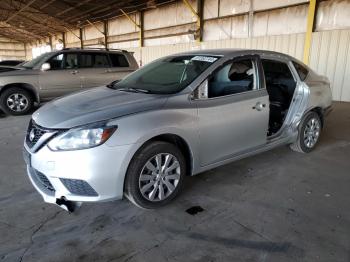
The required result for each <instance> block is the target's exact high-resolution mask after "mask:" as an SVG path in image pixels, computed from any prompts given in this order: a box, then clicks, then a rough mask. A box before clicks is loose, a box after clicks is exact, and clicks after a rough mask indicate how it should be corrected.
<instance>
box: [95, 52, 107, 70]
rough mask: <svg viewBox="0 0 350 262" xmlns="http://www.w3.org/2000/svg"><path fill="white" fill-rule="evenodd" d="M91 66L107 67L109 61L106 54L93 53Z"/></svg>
mask: <svg viewBox="0 0 350 262" xmlns="http://www.w3.org/2000/svg"><path fill="white" fill-rule="evenodd" d="M93 67H109V61H108V56H107V54H102V53H101V54H98V53H97V54H95V60H94V65H93Z"/></svg>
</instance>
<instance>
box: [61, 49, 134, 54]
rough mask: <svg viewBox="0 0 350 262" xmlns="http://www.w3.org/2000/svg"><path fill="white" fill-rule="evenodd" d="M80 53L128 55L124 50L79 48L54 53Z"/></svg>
mask: <svg viewBox="0 0 350 262" xmlns="http://www.w3.org/2000/svg"><path fill="white" fill-rule="evenodd" d="M71 51H74V52H80V53H118V54H120V53H129V52H128V51H126V50H122V49H102V48H101V49H99V48H96V49H94V48H91V49H81V48H64V49H62V50H56V51H54V52H71Z"/></svg>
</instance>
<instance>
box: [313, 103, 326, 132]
mask: <svg viewBox="0 0 350 262" xmlns="http://www.w3.org/2000/svg"><path fill="white" fill-rule="evenodd" d="M310 111H312V112H315V113H317V114H318V116H319V117H320V119H321V125H322V128H323V126H324V116H323V109H322V108H321V107H315V108H313V109H311V110H310Z"/></svg>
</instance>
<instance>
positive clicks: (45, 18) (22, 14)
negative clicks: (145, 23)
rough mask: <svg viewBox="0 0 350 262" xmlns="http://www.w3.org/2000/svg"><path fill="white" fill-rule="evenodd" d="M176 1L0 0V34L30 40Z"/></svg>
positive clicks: (20, 39)
mask: <svg viewBox="0 0 350 262" xmlns="http://www.w3.org/2000/svg"><path fill="white" fill-rule="evenodd" d="M174 1H175V0H104V1H98V0H81V1H78V0H1V1H0V35H2V36H5V37H8V38H10V39H15V40H19V41H32V40H36V39H40V38H43V37H47V36H50V35H53V34H55V33H58V32H65V31H69V30H72V29H76V28H79V27H82V26H85V25H87V24H88V21H90V22H97V21H103V20H106V19H110V18H112V17H116V16H120V15H121V14H122V13H121V11H120V9H123V10H124V11H125V12H126V13H132V12H135V11H138V10H146V9H151V8H156V7H157V6H158V5H161V4H165V3H169V2H174Z"/></svg>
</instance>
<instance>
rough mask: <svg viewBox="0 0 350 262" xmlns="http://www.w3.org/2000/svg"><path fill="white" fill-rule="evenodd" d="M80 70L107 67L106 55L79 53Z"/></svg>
mask: <svg viewBox="0 0 350 262" xmlns="http://www.w3.org/2000/svg"><path fill="white" fill-rule="evenodd" d="M79 65H80V67H81V68H98V67H109V61H108V56H107V54H103V53H90V52H89V53H80V63H79Z"/></svg>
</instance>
